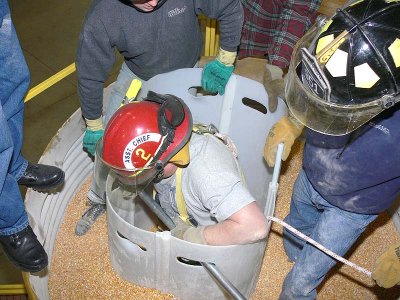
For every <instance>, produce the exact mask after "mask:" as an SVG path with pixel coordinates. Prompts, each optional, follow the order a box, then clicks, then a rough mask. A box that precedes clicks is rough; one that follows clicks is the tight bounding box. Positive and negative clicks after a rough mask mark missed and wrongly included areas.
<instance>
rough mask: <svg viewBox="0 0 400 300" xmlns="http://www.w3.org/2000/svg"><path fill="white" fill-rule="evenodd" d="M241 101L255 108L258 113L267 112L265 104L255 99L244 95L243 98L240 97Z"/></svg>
mask: <svg viewBox="0 0 400 300" xmlns="http://www.w3.org/2000/svg"><path fill="white" fill-rule="evenodd" d="M242 103H243V104H244V105H246V106H248V107H250V108H252V109H255V110H257V111H259V112H260V113H262V114H264V115H266V114H267V112H268V110H267V108H266V107H265V105H264V104H261V103H260V102H258V101H256V100H253V99H250V98H247V97H244V98H243V99H242Z"/></svg>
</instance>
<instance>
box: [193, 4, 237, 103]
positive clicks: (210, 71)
mask: <svg viewBox="0 0 400 300" xmlns="http://www.w3.org/2000/svg"><path fill="white" fill-rule="evenodd" d="M196 13H197V14H200V13H204V14H205V15H206V16H207V17H209V18H211V19H217V20H218V22H219V23H218V25H219V31H220V49H219V51H218V55H217V58H216V59H215V60H213V61H211V62H209V63H208V64H206V65H205V66H204V70H203V75H202V80H201V85H202V87H203V88H204V89H205V90H207V91H209V92H212V93H215V92H218V93H219V94H221V95H222V94H224V93H225V86H226V84H227V82H228V80H229V78H230V76H231V75H232V73H233V69H234V67H233V64H234V62H235V59H236V55H237V48H238V46H239V43H240V34H241V31H242V26H243V8H242V5H241V3H240V1H239V0H220V1H212V0H209V1H196Z"/></svg>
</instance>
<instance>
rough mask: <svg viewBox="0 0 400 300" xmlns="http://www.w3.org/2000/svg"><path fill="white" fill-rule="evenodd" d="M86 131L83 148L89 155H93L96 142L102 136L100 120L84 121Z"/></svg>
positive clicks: (101, 122) (102, 130)
mask: <svg viewBox="0 0 400 300" xmlns="http://www.w3.org/2000/svg"><path fill="white" fill-rule="evenodd" d="M85 121H86V131H85V135H84V136H83V148H84V149H86V150H87V151H88V152H89V153H90V154H91V155H93V156H94V155H95V152H96V144H97V141H98V140H99V139H100V138H101V137H102V136H103V134H104V129H103V121H102V118H101V117H100V118H98V119H96V120H89V119H86V118H85Z"/></svg>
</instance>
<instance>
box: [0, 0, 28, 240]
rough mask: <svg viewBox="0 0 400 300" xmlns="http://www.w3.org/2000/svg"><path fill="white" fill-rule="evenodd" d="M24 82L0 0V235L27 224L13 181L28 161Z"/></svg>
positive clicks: (11, 27)
mask: <svg viewBox="0 0 400 300" xmlns="http://www.w3.org/2000/svg"><path fill="white" fill-rule="evenodd" d="M28 86H29V70H28V66H27V65H26V62H25V58H24V56H23V53H22V50H21V47H20V44H19V41H18V37H17V34H16V32H15V28H14V25H13V23H12V21H11V17H10V9H9V6H8V2H7V1H6V0H0V235H10V234H13V233H16V232H18V231H21V230H22V229H24V228H26V227H27V226H28V216H27V214H26V212H25V207H24V202H23V200H22V196H21V193H20V191H19V187H18V182H17V181H18V179H19V178H20V177H21V176H22V174H23V173H24V172H25V170H26V167H27V165H28V162H27V161H26V160H25V159H24V158H23V157H22V154H21V147H22V133H23V114H24V95H25V93H26V91H27V89H28Z"/></svg>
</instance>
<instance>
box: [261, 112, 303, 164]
mask: <svg viewBox="0 0 400 300" xmlns="http://www.w3.org/2000/svg"><path fill="white" fill-rule="evenodd" d="M303 128H304V125H303V124H301V123H300V122H299V121H297V119H296V118H295V117H293V116H291V115H290V114H289V116H285V117H283V118H282V119H280V120H279V121H278V122H276V123H275V124H274V126H272V128H271V130H270V131H269V133H268V137H267V140H266V142H265V146H264V159H265V161H266V162H267V164H268V165H269V166H270V167H273V166H274V165H275V157H276V151H277V150H278V145H279V144H280V143H283V144H284V145H285V148H284V150H283V154H282V160H286V159H287V158H288V156H289V153H290V150H291V149H292V146H293V144H294V141H295V140H296V139H297V138H298V137H299V136H300V134H301V132H302V130H303Z"/></svg>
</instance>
